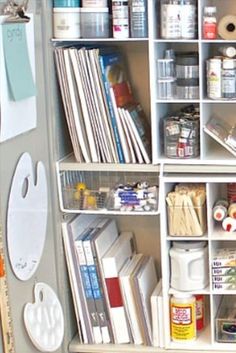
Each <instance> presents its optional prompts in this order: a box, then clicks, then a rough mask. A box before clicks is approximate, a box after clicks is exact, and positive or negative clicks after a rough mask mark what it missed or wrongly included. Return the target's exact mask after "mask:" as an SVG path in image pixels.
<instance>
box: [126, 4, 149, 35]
mask: <svg viewBox="0 0 236 353" xmlns="http://www.w3.org/2000/svg"><path fill="white" fill-rule="evenodd" d="M129 5H130V6H129V9H130V33H131V37H132V38H145V37H147V36H148V21H147V0H130V3H129Z"/></svg>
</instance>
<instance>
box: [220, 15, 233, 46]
mask: <svg viewBox="0 0 236 353" xmlns="http://www.w3.org/2000/svg"><path fill="white" fill-rule="evenodd" d="M218 35H219V36H220V37H221V38H222V39H226V40H234V39H236V16H235V15H226V16H223V17H222V18H221V19H220V21H219V23H218Z"/></svg>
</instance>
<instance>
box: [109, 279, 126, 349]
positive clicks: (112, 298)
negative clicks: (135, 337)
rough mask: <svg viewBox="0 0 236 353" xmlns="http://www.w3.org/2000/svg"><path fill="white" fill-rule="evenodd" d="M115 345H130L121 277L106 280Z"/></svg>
mask: <svg viewBox="0 0 236 353" xmlns="http://www.w3.org/2000/svg"><path fill="white" fill-rule="evenodd" d="M105 283H106V289H107V293H108V298H109V307H110V313H111V320H112V327H113V330H114V332H113V333H114V340H115V343H118V344H119V343H130V328H129V325H128V320H127V317H126V313H125V308H124V304H123V299H122V294H121V289H120V282H119V277H118V276H117V277H113V278H105Z"/></svg>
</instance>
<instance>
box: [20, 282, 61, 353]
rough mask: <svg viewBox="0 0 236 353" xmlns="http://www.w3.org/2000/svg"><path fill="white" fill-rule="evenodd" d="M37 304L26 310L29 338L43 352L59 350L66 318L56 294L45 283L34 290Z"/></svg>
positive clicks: (38, 284)
mask: <svg viewBox="0 0 236 353" xmlns="http://www.w3.org/2000/svg"><path fill="white" fill-rule="evenodd" d="M34 295H35V303H33V304H32V303H27V304H26V305H25V308H24V323H25V327H26V330H27V332H28V334H29V337H30V339H31V341H32V342H33V344H34V345H35V347H36V348H37V349H39V350H40V351H41V352H53V351H55V350H57V349H58V348H59V347H60V346H61V343H62V340H63V337H64V316H63V311H62V307H61V304H60V302H59V300H58V297H57V295H56V293H55V292H54V291H53V290H52V288H51V287H50V286H48V285H47V284H45V283H37V284H36V285H35V288H34Z"/></svg>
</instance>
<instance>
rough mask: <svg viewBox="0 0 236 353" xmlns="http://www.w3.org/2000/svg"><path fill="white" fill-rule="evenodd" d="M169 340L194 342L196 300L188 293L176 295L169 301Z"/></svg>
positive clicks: (195, 332)
mask: <svg viewBox="0 0 236 353" xmlns="http://www.w3.org/2000/svg"><path fill="white" fill-rule="evenodd" d="M170 325H171V339H172V340H173V341H175V342H189V341H194V340H195V339H196V336H197V327H196V298H195V297H194V296H193V295H192V294H189V293H176V294H174V295H173V296H172V298H171V301H170Z"/></svg>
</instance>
